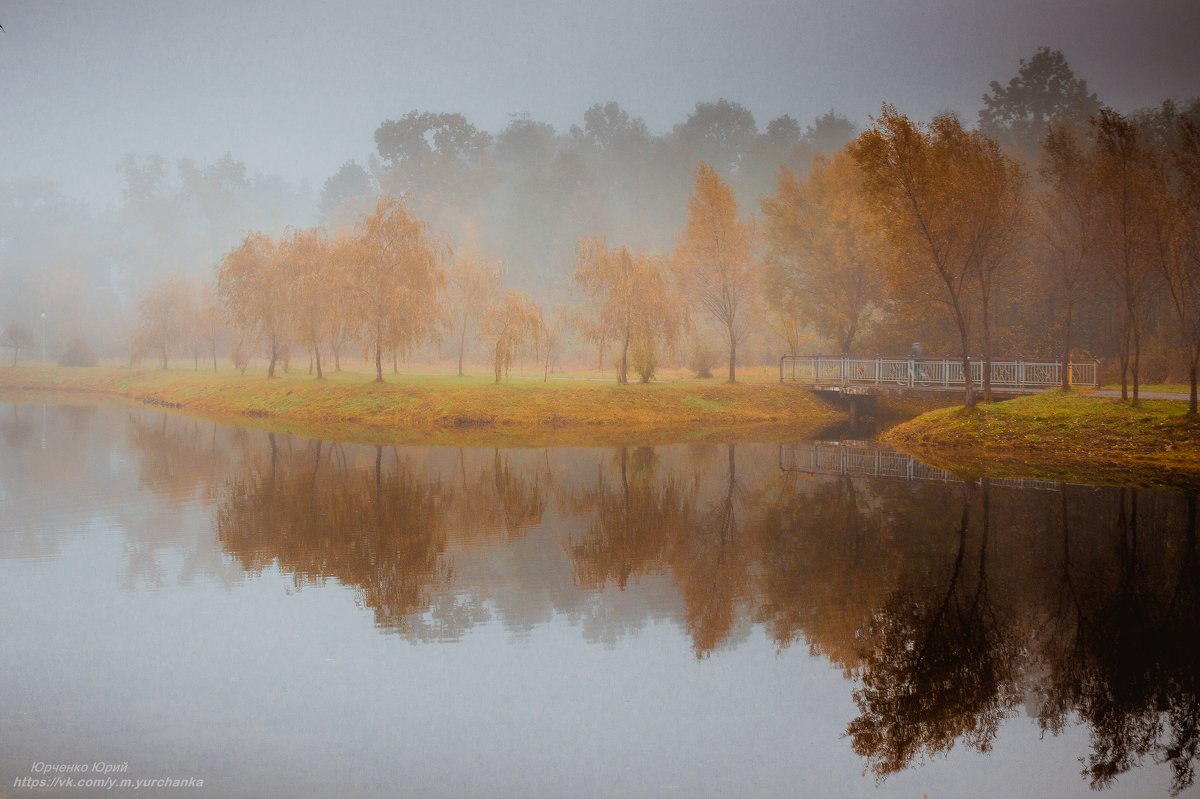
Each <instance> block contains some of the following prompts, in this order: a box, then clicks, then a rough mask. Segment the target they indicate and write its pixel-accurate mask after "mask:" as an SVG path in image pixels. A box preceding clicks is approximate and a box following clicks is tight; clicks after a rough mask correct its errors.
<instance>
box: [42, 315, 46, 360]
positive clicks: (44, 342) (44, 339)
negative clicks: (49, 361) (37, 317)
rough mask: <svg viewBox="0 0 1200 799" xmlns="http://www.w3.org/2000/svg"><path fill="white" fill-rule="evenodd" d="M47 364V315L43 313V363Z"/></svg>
mask: <svg viewBox="0 0 1200 799" xmlns="http://www.w3.org/2000/svg"><path fill="white" fill-rule="evenodd" d="M45 362H46V314H45V312H43V313H42V363H45Z"/></svg>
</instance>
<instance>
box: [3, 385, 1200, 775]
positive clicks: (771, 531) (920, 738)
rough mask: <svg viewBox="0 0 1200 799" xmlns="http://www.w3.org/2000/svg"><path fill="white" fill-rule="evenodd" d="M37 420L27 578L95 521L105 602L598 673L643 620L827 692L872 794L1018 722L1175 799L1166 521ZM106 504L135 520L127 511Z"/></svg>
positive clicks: (198, 426) (752, 469) (1186, 541)
mask: <svg viewBox="0 0 1200 799" xmlns="http://www.w3.org/2000/svg"><path fill="white" fill-rule="evenodd" d="M39 412H40V410H39V409H35V408H30V407H17V406H10V407H9V408H8V409H6V413H5V414H4V418H3V420H2V421H0V435H2V437H3V438H2V440H3V445H4V447H5V449H4V457H3V459H0V479H2V480H3V482H2V484H0V485H2V486H3V493H0V497H2V498H3V507H4V511H5V518H6V519H10V520H13V519H16V520H20V521H18V522H8V523H0V554H3V555H9V556H11V555H23V556H28V555H30V554H34V555H41V556H50V555H53V554H54V553H55V552H57V551H58V550H59V548H60V547H61V546H62V541H61V540H58V539H56V538H55V537H54V535H51V534H48V533H44V532H39V531H43V530H46V529H49V527H51V525H45V524H42V523H41V522H39V521H38V520H39V519H43V518H44V517H45V515H46V514H55V513H70V512H75V513H85V512H95V508H96V504H95V501H94V500H95V497H96V496H98V495H101V494H105V495H111V496H112V499H111V501H109V502H106V503H103V504H102V506H101V507H102V508H103V512H104V513H107V514H109V515H110V517H111V518H113V519H116V520H118V521H119V523H120V524H121V526H122V528H123V529H124V530H125V533H126V539H127V542H128V543H127V550H128V556H129V566H128V574H127V577H126V581H125V582H126V585H127V586H128V587H130V588H139V587H143V586H151V587H153V586H156V585H162V584H164V582H166V581H168V580H169V579H170V575H169V571H168V569H167V567H166V565H165V562H166V560H167V559H166V558H165V557H164V552H166V551H168V550H171V551H179V552H181V553H182V555H183V557H182V564H183V565H182V566H181V567H180V570H179V580H180V581H182V582H187V581H188V580H190V579H194V577H195V575H197V574H200V573H206V574H210V575H212V576H214V577H215V578H216V579H219V580H221V581H222V582H224V583H225V584H232V583H234V582H236V581H238V580H241V579H245V576H246V575H249V576H251V577H253V576H255V575H259V574H261V573H262V572H263V571H264V570H266V569H279V570H280V571H282V572H283V573H285V574H287V575H289V576H290V578H291V580H292V583H293V586H294V587H295V588H296V589H298V590H301V591H303V590H305V588H306V587H309V586H313V585H321V584H327V583H337V584H340V585H343V586H346V587H347V588H349V589H351V590H353V591H354V592H355V595H356V597H357V598H358V601H359V602H360V604H361V605H362V606H364V607H366V608H368V609H369V610H370V612H371V613H372V614H373V616H374V619H375V623H376V625H377V626H378V627H379V628H380V629H381V630H383V631H386V632H388V633H392V634H396V635H399V636H403V637H405V638H407V639H409V640H413V641H454V640H458V639H461V638H463V637H464V636H465V635H467V634H468V633H469V632H470V631H471V630H472V629H473V628H475V627H477V626H480V625H483V624H485V623H488V622H491V621H493V620H498V621H500V622H501V623H503V624H504V625H505V627H506V628H507V629H509V630H510V631H513V632H514V633H528V631H530V630H532V629H535V628H536V627H537V626H538V625H539V624H542V623H544V622H545V621H546V620H547V619H549V618H550V617H551V616H553V615H555V614H560V615H562V616H564V617H566V618H568V619H570V620H571V622H572V623H574V624H577V625H578V626H579V627H580V629H581V630H582V631H583V634H584V635H585V637H587V638H588V640H596V641H600V642H603V643H605V644H607V645H610V646H611V645H613V644H614V642H615V641H617V640H620V639H621V638H622V637H628V636H634V635H637V634H638V633H639V631H640V630H642V629H644V628H645V626H646V625H647V624H649V623H650V621H652V620H656V619H666V620H669V621H670V622H672V623H673V624H675V625H676V626H677V627H678V628H679V629H681V630H683V631H685V632H686V635H687V636H688V638H689V639H690V642H691V646H692V652H693V654H694V655H695V657H696V658H697V659H698V660H700V661H704V660H705V659H706V658H708V657H709V656H711V655H712V654H713V653H715V652H718V651H721V650H728V649H730V648H734V647H737V646H738V645H739V643H740V642H742V641H744V640H746V639H747V637H748V636H749V635H750V633H751V631H752V630H753V629H755V627H758V628H761V629H762V630H764V631H765V632H766V633H767V634H768V635H769V636H770V638H771V640H772V641H773V643H774V645H775V646H776V647H777V648H778V649H780V650H784V649H787V648H789V647H792V646H795V645H801V646H804V647H806V648H807V650H808V651H809V652H810V653H811V654H812V655H813V656H814V657H819V658H823V659H825V660H827V661H828V662H829V663H830V664H831V665H832V666H834V667H835V668H836V669H838V670H839V671H841V672H842V673H843V674H844V675H845V677H846V678H847V680H849V681H850V682H849V683H847V693H848V694H851V695H852V696H853V701H854V704H855V708H856V715H855V716H854V717H853V718H852V719H849V720H848V722H847V724H846V727H845V732H846V735H847V738H848V740H849V744H850V746H851V747H852V748H853V750H854V752H856V753H857V754H858V755H859V756H860V757H861V758H862V762H863V763H864V764H865V766H866V768H867V769H869V771H870V772H871V773H872V774H874V775H875V777H876V778H877V779H878V780H884V779H886V778H887V777H889V775H893V774H896V773H897V772H900V771H903V770H905V769H908V768H910V767H911V766H913V765H914V764H915V763H920V762H922V761H924V760H928V759H929V758H932V757H937V756H941V755H945V754H946V753H948V752H950V751H951V750H953V749H954V748H955V747H956V746H959V747H965V748H968V749H973V750H977V751H980V752H987V751H989V750H990V749H991V747H992V745H993V743H994V742H995V740H996V739H997V736H998V735H1000V734H1002V733H1001V730H1002V728H1003V727H1004V724H1005V721H1006V720H1008V719H1010V718H1013V717H1015V716H1018V715H1020V714H1021V713H1022V712H1024V713H1025V714H1026V715H1028V716H1030V717H1032V718H1034V719H1036V723H1037V724H1038V725H1039V727H1040V729H1041V730H1042V731H1044V732H1045V733H1046V734H1048V735H1058V734H1060V733H1062V732H1064V731H1065V730H1068V729H1070V728H1072V727H1073V726H1075V725H1083V726H1084V727H1085V728H1086V729H1087V731H1088V736H1089V741H1090V743H1089V751H1087V752H1086V753H1081V754H1082V755H1083V757H1082V764H1083V774H1082V776H1083V778H1084V780H1086V781H1087V783H1088V784H1090V785H1091V786H1092V787H1094V788H1107V787H1111V786H1112V785H1114V784H1115V783H1117V781H1118V780H1119V778H1121V777H1122V775H1124V774H1126V773H1127V772H1128V771H1129V770H1130V769H1132V768H1134V767H1136V766H1139V765H1149V764H1151V763H1164V764H1166V767H1167V769H1169V771H1170V773H1171V790H1172V792H1173V793H1178V792H1181V791H1183V790H1185V789H1187V788H1189V787H1191V786H1192V785H1193V783H1194V780H1195V775H1194V768H1195V762H1196V758H1197V754H1198V747H1200V704H1198V700H1197V696H1198V694H1197V668H1198V666H1200V663H1197V651H1198V649H1200V644H1198V643H1197V641H1198V639H1197V633H1198V632H1200V553H1198V551H1197V542H1196V523H1197V521H1196V514H1197V509H1196V503H1197V500H1196V497H1195V495H1187V494H1176V493H1166V492H1161V491H1150V490H1139V489H1130V488H1108V487H1091V486H1074V485H1048V484H1039V486H1038V488H1039V489H1042V490H1027V489H1023V488H1021V487H1019V486H1016V485H1014V484H1012V483H997V482H993V481H989V480H987V479H984V480H982V481H980V482H978V483H961V482H959V483H953V482H949V481H947V480H945V479H941V478H939V479H937V480H932V479H929V480H918V481H913V480H906V479H888V478H876V477H865V476H862V475H861V474H856V473H854V472H852V471H844V470H843V471H842V472H838V473H826V474H822V473H821V472H820V470H819V469H808V470H807V471H800V470H797V469H791V468H785V469H780V466H779V464H780V463H781V451H780V448H779V447H777V446H774V445H762V444H739V445H732V444H730V445H676V446H664V447H653V448H651V447H636V448H616V449H590V450H569V449H555V450H497V449H450V448H400V447H388V448H382V447H364V446H351V445H344V444H337V443H329V442H318V441H309V440H305V439H301V438H297V437H292V436H286V435H277V434H273V433H258V432H252V431H247V430H240V429H230V428H221V427H217V426H214V425H210V424H206V423H201V422H197V421H194V420H190V419H186V418H183V417H172V416H165V415H159V414H152V413H143V412H122V414H121V415H114V414H113V413H110V412H106V413H102V414H95V413H94V412H88V411H86V410H83V411H81V410H71V411H64V410H55V409H52V410H51V414H52V422H51V424H50V425H49V427H48V429H49V430H50V441H51V445H50V448H49V451H48V452H47V454H46V455H45V456H44V457H43V456H41V455H39V454H38V450H37V449H36V448H35V447H32V446H31V442H32V441H33V438H34V436H35V435H36V427H37V422H36V420H37V418H38V417H37V414H38V413H39ZM123 452H129V453H131V454H132V455H133V456H134V457H132V458H129V459H128V462H126V461H125V460H123V459H122V458H123V455H122V454H121V453H123ZM793 455H794V451H793V452H792V454H790V455H787V456H786V457H785V458H784V460H785V461H786V460H787V458H790V457H793ZM842 462H845V458H843V460H842ZM806 463H810V464H816V463H817V459H816V457H815V456H813V457H811V458H809V460H808V461H806ZM876 463H881V461H879V460H878V459H877V460H876ZM907 472H908V473H911V472H912V469H908V470H907ZM129 478H132V479H129ZM131 486H132V487H131ZM135 491H136V492H151V493H153V494H154V495H155V496H157V497H160V498H162V500H163V503H164V504H163V505H162V506H160V507H158V508H156V509H155V510H153V511H145V512H139V511H136V510H130V508H134V507H141V506H136V505H134V504H132V503H126V502H124V501H123V500H124V499H127V498H128V497H129V496H130V495H131V494H132V493H133V492H135ZM48 492H54V493H53V497H51V495H50V494H49V493H48ZM89 498H90V499H89ZM87 509H91V510H90V511H89V510H87ZM30 531H32V533H31V532H30ZM181 531H182V532H181ZM796 723H797V724H803V723H804V719H803V718H798V719H797V720H796Z"/></svg>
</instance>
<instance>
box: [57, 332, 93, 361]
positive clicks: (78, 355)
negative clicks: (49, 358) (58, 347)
mask: <svg viewBox="0 0 1200 799" xmlns="http://www.w3.org/2000/svg"><path fill="white" fill-rule="evenodd" d="M99 360H100V359H99V358H97V357H96V351H95V350H93V349H92V348H91V347H90V346H88V343H87V342H86V341H84V340H83V339H81V338H79V337H75V338H73V339H71V340H70V341H69V342H67V347H66V349H64V350H63V351H62V354H60V355H59V356H58V365H59V366H95V365H96V364H97V363H98V362H99Z"/></svg>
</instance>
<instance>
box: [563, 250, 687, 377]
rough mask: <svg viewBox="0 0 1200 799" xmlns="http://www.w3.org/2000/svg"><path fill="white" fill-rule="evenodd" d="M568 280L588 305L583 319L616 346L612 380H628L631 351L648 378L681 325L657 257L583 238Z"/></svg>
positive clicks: (665, 270) (668, 283) (679, 316)
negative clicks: (615, 369) (618, 353)
mask: <svg viewBox="0 0 1200 799" xmlns="http://www.w3.org/2000/svg"><path fill="white" fill-rule="evenodd" d="M572 281H573V283H574V285H575V286H576V287H578V288H579V289H580V290H582V291H583V293H584V295H585V296H586V297H587V298H588V300H589V303H590V307H589V308H588V309H587V310H586V311H584V312H583V315H585V316H587V317H589V318H590V319H592V320H594V323H595V325H596V326H597V327H598V328H599V329H601V330H603V331H604V336H605V338H608V339H611V340H613V341H615V342H617V345H618V346H619V347H620V357H619V360H618V362H617V382H618V383H627V382H629V366H630V355H631V348H632V350H633V355H634V359H635V360H636V361H637V363H638V365H639V367H640V368H639V371H641V372H642V373H643V376H644V378H645V379H644V380H643V382H645V381H646V380H649V375H650V374H652V373H653V371H654V364H655V363H656V361H657V358H658V353H659V351H660V350H661V348H662V347H664V346H666V347H674V346H675V343H676V340H677V338H678V332H679V330H680V328H681V325H682V318H681V314H680V313H679V311H678V310H677V308H676V306H677V303H676V302H675V301H674V297H673V296H672V291H671V286H670V276H669V274H668V271H667V268H666V265H665V264H664V263H663V261H662V259H659V258H651V257H648V256H644V255H641V254H638V255H630V254H629V251H628V250H627V249H626V248H624V247H614V248H612V249H609V247H608V245H607V243H606V242H605V240H604V238H603V237H598V236H597V237H592V238H587V239H583V240H581V241H580V242H579V244H578V245H577V247H576V259H575V271H574V273H573V274H572Z"/></svg>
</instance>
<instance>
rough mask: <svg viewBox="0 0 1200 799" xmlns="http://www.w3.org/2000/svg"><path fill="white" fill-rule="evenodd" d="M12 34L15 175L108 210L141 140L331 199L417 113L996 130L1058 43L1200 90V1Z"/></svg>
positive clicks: (6, 60) (312, 5)
mask: <svg viewBox="0 0 1200 799" xmlns="http://www.w3.org/2000/svg"><path fill="white" fill-rule="evenodd" d="M0 25H3V26H4V28H5V32H4V33H0V70H2V74H3V81H2V83H0V119H2V120H3V122H2V128H0V131H2V137H0V142H2V147H0V180H11V179H14V178H18V177H24V176H28V175H43V176H46V177H50V178H52V179H53V180H55V181H57V182H58V183H59V184H60V186H61V188H62V190H63V191H64V192H65V193H66V194H68V195H71V196H76V197H80V198H82V199H85V200H87V201H88V202H89V203H90V204H91V205H92V206H93V208H94V209H95V210H100V209H102V208H103V207H105V206H107V205H109V204H112V203H115V202H116V201H117V200H118V197H119V188H120V183H119V180H118V176H117V173H116V168H115V165H116V162H117V160H118V159H119V158H120V157H121V156H122V155H124V154H125V153H129V152H132V153H136V154H138V155H139V156H144V155H149V154H151V153H158V154H161V155H163V156H164V157H166V158H167V159H168V161H169V162H171V163H172V164H173V163H174V161H175V160H177V159H179V158H183V157H189V158H192V159H194V160H196V161H197V162H199V163H200V164H205V163H208V162H210V161H212V160H215V159H216V158H219V157H220V156H221V155H223V154H224V153H225V152H226V151H229V152H232V153H233V155H234V157H235V158H238V159H240V160H242V161H244V162H245V163H246V165H247V168H248V171H249V173H250V174H251V175H253V174H257V173H277V174H280V175H282V176H284V177H285V178H288V179H289V180H292V181H298V180H301V179H307V180H309V181H310V182H311V183H312V184H313V187H314V189H316V190H319V189H320V186H321V184H322V183H323V182H324V180H325V179H326V178H327V177H329V176H330V175H332V174H333V173H334V172H335V171H336V170H337V169H338V167H339V166H340V165H341V164H342V163H343V162H345V161H347V160H349V159H351V158H353V159H356V160H358V161H359V162H360V163H364V162H365V159H366V156H367V154H368V153H369V152H371V151H372V150H373V149H374V140H373V134H374V131H375V128H376V127H377V126H378V125H379V123H380V122H382V121H383V120H385V119H395V118H398V117H400V116H401V115H403V114H404V113H406V112H407V111H410V110H412V109H420V110H424V111H451V112H460V113H463V114H465V115H466V116H467V118H468V119H469V120H470V121H471V122H473V123H474V124H475V125H476V126H478V127H479V128H481V129H485V130H488V131H490V132H492V133H498V132H499V131H500V130H502V129H503V128H504V127H505V126H506V125H507V124H508V121H509V116H510V114H512V113H522V112H527V113H528V114H529V115H530V116H531V117H532V118H534V119H536V120H540V121H545V122H549V123H551V124H553V125H554V127H555V128H556V129H557V130H558V131H559V132H566V131H567V130H568V129H569V127H570V125H572V124H581V123H582V117H583V112H584V110H585V109H586V108H588V106H590V105H593V104H595V103H599V102H605V101H608V100H616V101H617V102H619V103H620V104H621V105H622V106H623V107H624V108H625V109H626V110H627V111H629V112H630V114H631V115H634V116H640V117H642V118H643V119H645V121H646V123H647V124H648V125H649V127H650V129H651V130H652V131H653V132H655V133H662V132H665V131H667V130H669V128H670V127H671V126H672V125H673V124H675V123H678V122H682V121H684V120H685V119H686V118H687V115H688V114H689V113H690V111H691V110H692V108H693V107H694V105H695V103H696V102H698V101H712V100H717V99H719V98H722V97H724V98H726V99H729V100H733V101H736V102H739V103H741V104H743V105H745V106H746V107H748V108H749V109H750V110H751V111H752V112H753V113H754V115H755V118H756V119H757V121H758V124H759V128H760V130H761V129H763V128H765V126H766V123H767V122H768V121H769V120H771V119H772V118H774V117H777V116H780V115H782V114H790V115H792V116H793V117H795V118H796V119H797V120H799V121H800V122H801V124H802V125H803V124H808V123H810V122H811V121H812V120H813V119H814V118H815V117H816V116H817V115H819V114H821V113H823V112H825V111H827V110H829V109H831V108H832V109H836V110H838V111H839V112H841V113H843V114H845V115H846V116H848V117H850V118H851V119H852V120H853V121H855V122H857V123H859V124H865V123H866V122H867V121H868V120H867V117H868V115H869V114H873V113H875V112H877V111H878V108H879V104H880V103H881V102H882V101H888V102H892V103H895V104H896V105H897V106H898V107H899V108H900V110H901V111H903V112H905V113H907V114H909V115H910V116H914V117H918V118H922V119H925V118H928V117H929V116H931V115H933V114H934V113H936V112H938V111H942V110H953V111H957V112H959V113H960V114H961V115H962V116H963V118H964V119H965V120H966V121H968V122H974V120H975V115H976V112H977V111H978V109H979V107H980V105H981V100H980V98H981V96H982V94H983V93H984V92H985V91H987V87H988V82H989V81H990V80H1001V81H1002V82H1005V81H1007V80H1008V78H1009V77H1011V76H1012V75H1014V74H1015V73H1016V70H1017V66H1018V60H1019V59H1020V58H1022V57H1028V56H1030V55H1031V54H1032V53H1033V52H1034V50H1035V49H1036V48H1037V47H1038V46H1040V45H1049V46H1051V47H1055V48H1057V49H1061V50H1062V51H1063V52H1064V53H1065V54H1066V56H1067V59H1068V61H1069V62H1070V64H1071V66H1072V67H1073V69H1074V70H1075V73H1076V74H1077V75H1078V76H1080V77H1083V78H1085V79H1086V80H1087V81H1088V84H1089V87H1090V88H1091V89H1092V90H1093V91H1095V92H1097V93H1098V94H1099V95H1100V99H1101V100H1103V101H1105V102H1107V103H1109V104H1110V105H1113V106H1114V107H1116V108H1118V109H1121V110H1131V109H1134V108H1137V107H1143V106H1147V105H1153V104H1156V103H1158V102H1160V101H1161V100H1163V99H1165V98H1168V97H1171V98H1176V99H1186V98H1190V97H1193V96H1196V95H1200V47H1198V46H1197V44H1196V38H1195V37H1196V32H1197V31H1200V3H1197V2H1195V1H1194V0H1174V1H1173V2H1154V0H1143V1H1142V2H1118V1H1117V0H1108V1H1106V2H1087V1H1085V0H1063V1H1062V2H1054V1H1053V0H1050V1H1049V2H1047V0H1007V2H996V0H984V1H982V2H976V1H974V0H970V1H968V0H892V1H891V2H887V1H885V0H878V1H877V2H858V1H856V0H854V1H851V0H823V1H822V0H793V1H792V2H780V1H776V0H736V1H735V0H704V1H703V2H657V3H651V2H633V0H605V1H604V2H550V1H549V0H541V1H533V2H520V1H515V0H499V1H497V0H491V1H490V2H482V1H481V0H426V1H424V2H403V1H398V2H356V1H355V0H347V1H346V2H341V3H336V4H335V3H328V2H317V1H316V0H287V1H286V2H283V1H275V2H252V1H250V0H232V1H226V0H203V1H201V0H190V1H189V2H176V1H175V0H144V1H141V2H131V1H128V0H106V1H105V2H100V1H99V0H94V1H93V2H55V1H53V0H30V1H21V0H0Z"/></svg>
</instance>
